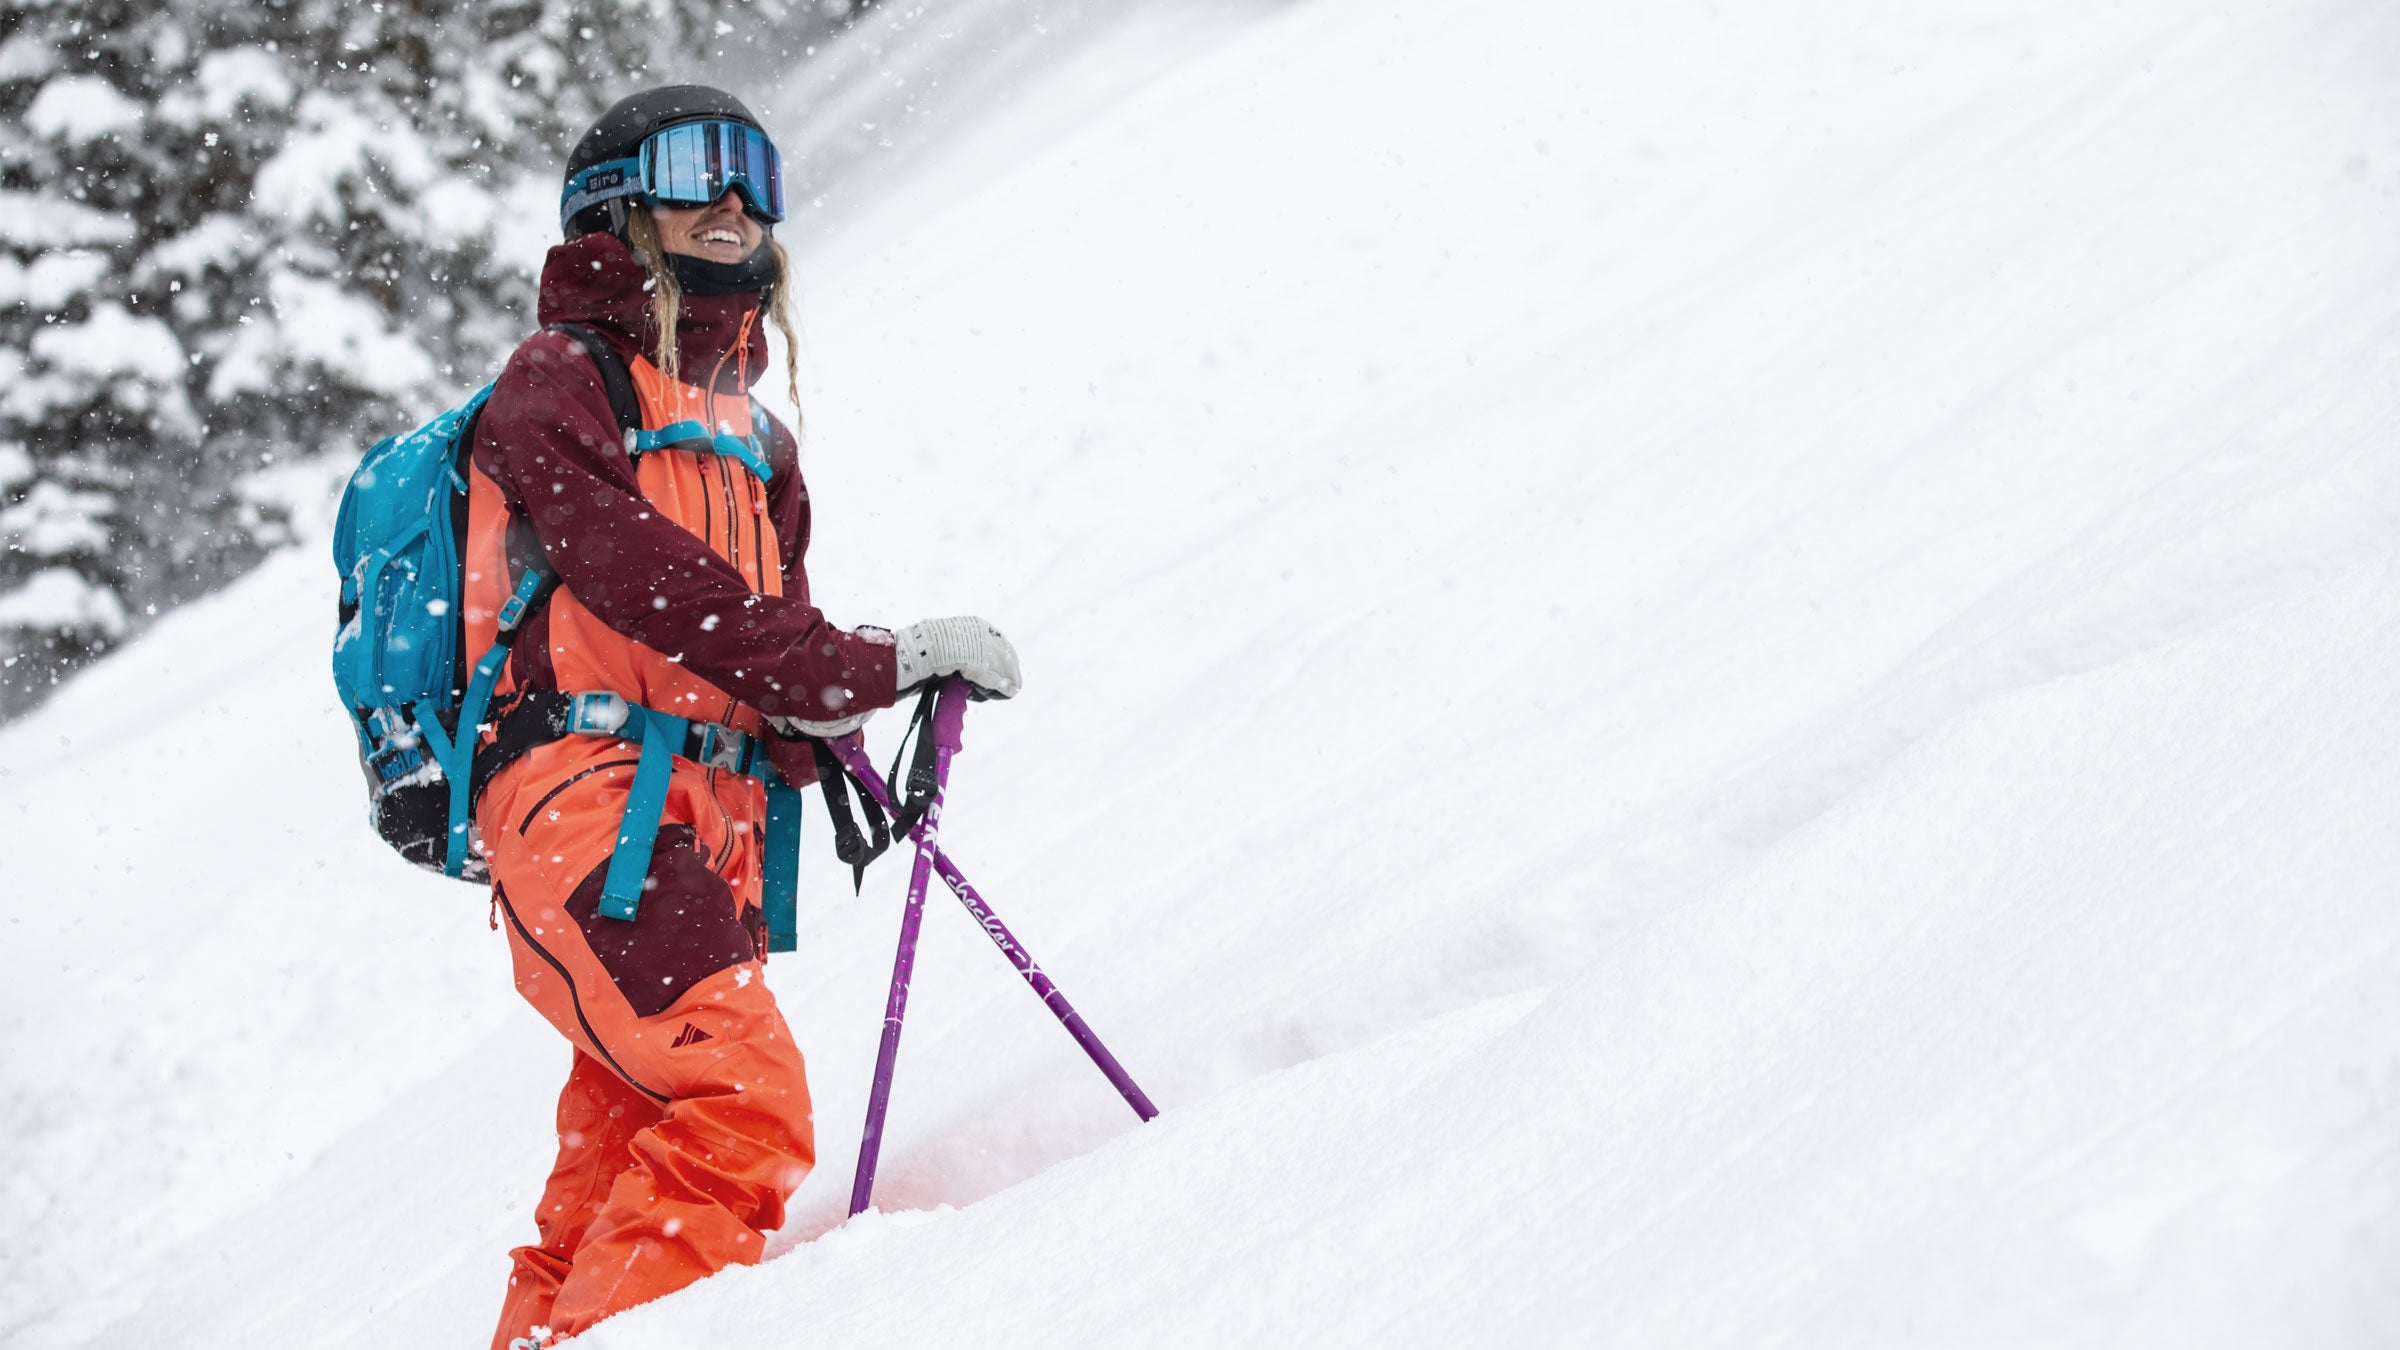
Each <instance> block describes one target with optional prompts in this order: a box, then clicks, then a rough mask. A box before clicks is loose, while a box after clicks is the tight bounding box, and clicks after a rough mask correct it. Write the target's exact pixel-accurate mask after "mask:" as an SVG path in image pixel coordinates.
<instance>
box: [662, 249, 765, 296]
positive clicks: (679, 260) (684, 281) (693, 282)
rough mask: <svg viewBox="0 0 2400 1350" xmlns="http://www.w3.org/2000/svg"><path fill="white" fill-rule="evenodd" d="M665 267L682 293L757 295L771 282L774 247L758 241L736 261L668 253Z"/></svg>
mask: <svg viewBox="0 0 2400 1350" xmlns="http://www.w3.org/2000/svg"><path fill="white" fill-rule="evenodd" d="M667 270H668V271H670V272H673V273H674V274H675V284H676V285H678V286H681V287H682V288H683V293H684V294H685V295H757V294H758V293H759V292H761V291H764V290H765V289H766V288H767V287H769V286H772V285H774V284H775V271H776V269H775V250H773V249H771V248H769V247H767V246H766V244H765V243H763V242H762V243H760V244H759V246H758V248H757V250H756V251H754V252H753V253H751V255H750V256H749V257H747V258H744V259H742V260H741V261H740V262H738V263H721V262H712V261H710V260H709V259H707V258H695V257H693V256H691V255H690V254H688V253H670V254H668V255H667Z"/></svg>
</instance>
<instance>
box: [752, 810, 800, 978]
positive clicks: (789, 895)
mask: <svg viewBox="0 0 2400 1350" xmlns="http://www.w3.org/2000/svg"><path fill="white" fill-rule="evenodd" d="M759 777H760V779H761V780H762V781H764V782H765V784H766V786H767V859H766V866H765V867H764V868H763V869H762V873H761V876H760V884H759V901H760V904H761V905H762V906H763V907H764V908H765V910H766V912H767V950H768V951H769V952H789V951H797V950H799V948H800V931H799V930H800V905H799V897H800V792H799V789H797V788H794V787H793V786H792V785H791V784H789V783H786V782H784V781H783V775H782V774H780V773H777V772H776V771H775V766H774V765H773V764H768V765H767V766H766V768H765V769H764V771H763V772H761V773H760V775H759Z"/></svg>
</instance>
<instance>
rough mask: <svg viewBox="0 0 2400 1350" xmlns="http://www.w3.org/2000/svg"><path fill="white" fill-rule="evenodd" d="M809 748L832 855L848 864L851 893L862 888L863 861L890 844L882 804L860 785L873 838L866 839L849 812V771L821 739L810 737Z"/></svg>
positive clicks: (860, 798) (860, 799) (880, 853)
mask: <svg viewBox="0 0 2400 1350" xmlns="http://www.w3.org/2000/svg"><path fill="white" fill-rule="evenodd" d="M808 746H809V750H810V751H811V752H812V753H813V754H815V755H816V758H817V786H818V787H819V788H821V789H823V790H824V793H825V814H826V815H828V816H830V817H832V819H833V856H834V857H836V858H839V859H841V860H842V861H843V862H846V863H848V864H850V889H851V891H852V892H853V893H856V892H858V891H860V890H863V889H865V888H866V884H867V864H868V863H871V862H873V861H875V860H876V859H877V858H880V857H882V856H883V851H884V850H885V849H887V848H890V847H891V846H892V834H891V830H890V829H889V827H887V826H886V825H885V824H884V816H883V807H882V806H880V805H878V804H877V803H876V801H875V798H874V795H873V794H871V793H869V792H868V791H867V790H866V788H865V786H864V785H861V786H860V788H859V793H858V804H859V807H860V809H862V810H864V811H865V812H866V813H867V826H868V828H869V829H871V830H873V831H874V834H875V838H874V840H873V842H871V843H870V842H869V841H868V840H867V839H866V838H865V837H864V836H862V835H860V834H859V832H858V820H857V818H856V817H854V816H852V815H851V814H850V788H849V783H850V781H851V776H850V771H849V770H848V769H846V768H844V767H842V762H841V761H840V760H839V759H836V758H835V757H834V754H833V751H831V750H829V749H827V748H826V747H825V742H823V741H820V740H811V741H810V742H809V743H808Z"/></svg>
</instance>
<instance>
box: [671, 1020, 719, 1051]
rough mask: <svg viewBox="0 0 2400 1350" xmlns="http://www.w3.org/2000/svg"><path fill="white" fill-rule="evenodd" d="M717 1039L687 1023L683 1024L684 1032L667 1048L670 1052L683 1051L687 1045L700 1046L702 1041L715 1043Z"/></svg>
mask: <svg viewBox="0 0 2400 1350" xmlns="http://www.w3.org/2000/svg"><path fill="white" fill-rule="evenodd" d="M715 1039H716V1037H714V1036H711V1035H709V1034H708V1033H707V1032H705V1031H702V1030H701V1029H700V1028H698V1027H696V1026H693V1025H692V1024H691V1023H689V1022H686V1023H684V1024H683V1030H682V1031H681V1032H680V1033H678V1034H677V1035H676V1037H675V1040H674V1042H673V1043H672V1044H670V1045H669V1046H668V1047H667V1048H668V1049H670V1050H681V1049H682V1048H683V1047H685V1046H687V1045H698V1044H699V1043H700V1042H702V1041H713V1040H715Z"/></svg>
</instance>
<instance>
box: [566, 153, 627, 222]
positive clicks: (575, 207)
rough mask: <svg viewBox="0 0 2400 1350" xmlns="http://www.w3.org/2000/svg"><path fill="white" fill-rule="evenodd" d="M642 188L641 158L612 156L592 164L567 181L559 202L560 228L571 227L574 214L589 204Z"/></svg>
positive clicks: (579, 213)
mask: <svg viewBox="0 0 2400 1350" xmlns="http://www.w3.org/2000/svg"><path fill="white" fill-rule="evenodd" d="M641 191H642V162H641V160H639V159H612V160H608V161H606V162H604V163H600V164H595V165H593V166H592V167H590V168H588V169H585V170H584V171H583V172H581V173H579V174H576V175H575V176H574V177H573V178H570V179H568V180H567V190H566V195H565V196H563V197H561V198H560V199H559V202H558V225H559V228H560V229H562V230H564V229H568V228H571V227H572V225H573V223H574V220H575V217H576V216H578V215H581V214H582V213H583V212H584V210H585V209H586V208H588V207H594V206H598V205H599V204H600V203H602V202H612V201H615V200H616V199H617V198H619V197H635V196H639V195H641Z"/></svg>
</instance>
